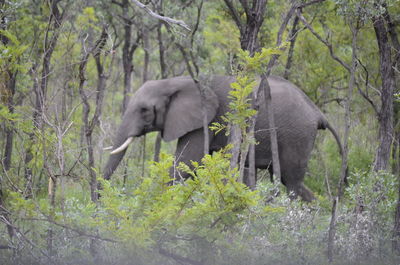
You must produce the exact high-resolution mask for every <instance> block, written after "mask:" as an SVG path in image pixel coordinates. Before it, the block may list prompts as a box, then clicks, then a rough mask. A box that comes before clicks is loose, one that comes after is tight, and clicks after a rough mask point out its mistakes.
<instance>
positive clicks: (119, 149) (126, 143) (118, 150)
mask: <svg viewBox="0 0 400 265" xmlns="http://www.w3.org/2000/svg"><path fill="white" fill-rule="evenodd" d="M132 141H133V137H129V138H128V139H126V141H125V142H124V143H123V144H122V145H121V146H120V147H118V148H117V149H114V150H113V151H112V152H111V153H110V154H112V155H115V154H118V153H120V152H122V151H124V150H125V149H126V148H127V147H128V145H129V144H130V143H131V142H132Z"/></svg>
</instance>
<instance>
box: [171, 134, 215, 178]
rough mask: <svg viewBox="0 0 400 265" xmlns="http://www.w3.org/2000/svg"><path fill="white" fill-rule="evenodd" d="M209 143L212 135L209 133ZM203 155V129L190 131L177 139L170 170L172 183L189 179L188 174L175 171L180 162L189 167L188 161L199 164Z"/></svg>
mask: <svg viewBox="0 0 400 265" xmlns="http://www.w3.org/2000/svg"><path fill="white" fill-rule="evenodd" d="M209 138H210V142H211V141H212V138H213V136H212V134H211V133H209ZM203 155H204V133H203V128H200V129H197V130H194V131H191V132H189V133H187V134H185V135H184V136H182V137H181V138H179V139H178V143H177V146H176V151H175V161H174V165H173V167H172V168H171V170H170V174H171V176H172V177H173V179H174V181H180V180H182V179H186V178H188V177H189V174H187V173H185V172H181V171H179V170H177V168H176V167H177V166H178V165H179V163H180V162H183V163H185V164H186V165H188V166H190V167H191V162H190V161H196V162H200V160H201V159H202V158H203Z"/></svg>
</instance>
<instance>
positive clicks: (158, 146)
mask: <svg viewBox="0 0 400 265" xmlns="http://www.w3.org/2000/svg"><path fill="white" fill-rule="evenodd" d="M162 10H163V0H160V1H159V3H158V13H160V14H162V13H163V12H162ZM162 25H163V24H162V23H161V21H158V25H157V39H158V52H159V57H160V70H161V78H162V79H165V78H167V76H168V73H167V64H166V63H165V45H164V40H163V35H162V31H161V29H162ZM161 145H162V142H161V132H158V133H157V138H156V142H155V144H154V161H156V162H158V161H159V160H160V151H161Z"/></svg>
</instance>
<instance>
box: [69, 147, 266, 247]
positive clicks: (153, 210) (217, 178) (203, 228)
mask: <svg viewBox="0 0 400 265" xmlns="http://www.w3.org/2000/svg"><path fill="white" fill-rule="evenodd" d="M172 163H173V158H172V157H171V156H169V155H165V154H163V155H162V157H161V162H159V163H156V162H154V163H152V165H151V166H150V175H149V176H148V177H144V178H143V179H142V181H141V184H140V185H139V186H138V187H137V188H136V189H135V190H134V191H132V192H129V193H123V192H122V191H121V190H120V189H119V188H116V187H112V186H111V185H110V183H109V182H107V181H105V180H103V179H99V181H100V182H101V184H102V186H103V190H102V191H101V199H100V204H99V206H98V208H97V209H95V208H94V207H93V204H92V203H89V204H87V205H80V206H78V205H77V201H74V202H73V203H71V202H69V203H67V205H69V206H70V207H73V208H71V209H68V212H69V213H70V214H69V215H70V217H71V218H70V219H69V221H68V222H71V223H75V224H78V225H79V226H83V227H86V228H87V229H91V230H93V229H94V228H96V229H97V230H98V231H99V232H100V233H101V234H102V235H103V236H105V237H108V238H114V239H115V240H116V241H128V242H130V243H132V244H134V245H135V246H137V247H144V248H146V247H150V246H154V245H155V244H159V243H162V242H164V241H168V240H172V241H174V240H173V239H171V238H174V237H175V235H176V234H179V235H180V236H182V237H187V238H190V237H201V238H205V239H207V240H210V241H211V240H215V239H217V238H218V237H219V236H221V233H222V232H223V231H224V229H226V228H228V227H232V226H235V225H237V224H240V223H241V222H242V221H243V220H245V219H247V218H248V215H249V211H250V208H251V207H255V206H257V204H258V202H259V201H260V198H259V196H258V193H257V192H256V191H251V190H249V189H248V187H246V186H245V185H244V184H242V183H239V182H238V181H237V175H238V173H237V171H236V170H230V169H229V157H228V155H226V154H224V152H217V153H214V154H213V155H207V156H205V157H204V158H203V160H202V164H201V165H200V164H198V163H193V167H194V168H193V169H191V168H190V167H189V166H187V165H184V164H181V165H179V168H180V170H182V171H185V172H188V173H189V174H190V175H192V178H191V179H188V180H187V181H185V182H183V183H180V184H177V185H173V186H171V185H168V183H169V182H170V181H171V180H172V179H171V177H170V176H169V168H170V167H171V166H172ZM195 171H196V174H195V173H194V172H195ZM77 211H78V212H79V211H82V213H80V214H78V213H76V214H71V213H72V212H77ZM175 240H176V239H175Z"/></svg>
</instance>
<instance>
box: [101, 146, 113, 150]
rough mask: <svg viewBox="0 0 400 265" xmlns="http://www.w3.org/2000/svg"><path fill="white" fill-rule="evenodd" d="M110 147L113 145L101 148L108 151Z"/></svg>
mask: <svg viewBox="0 0 400 265" xmlns="http://www.w3.org/2000/svg"><path fill="white" fill-rule="evenodd" d="M111 149H113V146H107V147H104V148H103V151H108V150H111Z"/></svg>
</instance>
